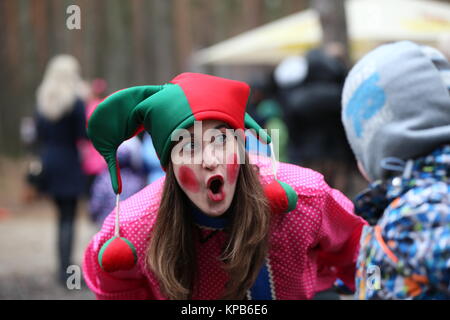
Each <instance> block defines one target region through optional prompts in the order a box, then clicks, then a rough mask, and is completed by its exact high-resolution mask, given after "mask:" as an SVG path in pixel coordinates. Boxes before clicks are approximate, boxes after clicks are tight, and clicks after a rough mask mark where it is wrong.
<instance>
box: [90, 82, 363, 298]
mask: <svg viewBox="0 0 450 320" xmlns="http://www.w3.org/2000/svg"><path fill="white" fill-rule="evenodd" d="M249 94H250V91H249V87H248V85H247V84H245V83H243V82H239V81H233V80H229V79H223V78H218V77H213V76H209V75H203V74H194V73H184V74H181V75H179V76H177V77H176V78H174V79H173V80H172V81H171V82H170V83H168V84H165V85H162V86H142V87H134V88H129V89H125V90H122V91H119V92H116V93H115V94H113V95H111V96H110V97H108V98H106V99H105V100H104V101H103V102H102V103H101V104H100V105H99V107H98V108H97V110H96V111H95V112H94V113H93V115H92V117H91V118H90V120H89V122H88V135H89V136H90V138H91V140H92V141H93V143H94V146H95V147H96V148H97V150H99V152H100V153H101V154H102V155H103V156H104V157H105V159H106V161H107V163H108V166H109V169H110V174H111V181H112V186H113V189H114V191H115V192H116V193H117V194H120V191H121V181H120V172H119V171H118V169H117V168H118V166H117V162H116V157H115V152H116V149H117V147H118V145H120V143H121V142H122V141H124V140H126V139H128V138H130V137H131V136H133V135H135V134H137V133H138V132H140V130H142V129H144V130H146V131H147V132H149V133H150V135H151V136H152V140H153V142H154V146H155V150H156V152H157V154H158V156H159V157H160V162H161V165H162V167H163V168H164V170H165V171H166V176H165V177H164V178H162V179H160V180H158V181H156V182H154V183H153V184H151V185H149V186H147V187H146V188H144V189H143V190H142V191H140V192H138V193H137V194H135V195H134V196H132V197H130V198H128V199H127V200H126V201H124V202H123V203H121V202H119V201H117V207H116V210H115V212H113V213H111V215H110V216H109V217H108V218H107V219H106V221H105V223H104V225H103V227H102V230H101V231H100V232H99V233H98V234H97V235H96V236H95V237H94V239H93V240H92V241H91V243H90V245H89V246H88V248H87V250H86V252H85V259H84V263H83V269H84V276H85V279H86V282H87V284H88V286H89V287H90V288H91V290H93V291H94V293H95V294H96V296H97V297H98V298H103V299H123V298H131V299H245V298H249V299H310V298H313V297H314V295H315V294H316V293H317V292H318V291H321V290H324V289H327V288H329V287H330V286H332V284H333V282H334V281H335V280H336V278H337V277H339V278H341V279H342V280H343V281H344V282H345V283H346V284H347V285H348V286H350V287H352V286H353V277H354V271H355V270H354V265H355V256H356V253H357V250H358V246H359V244H358V241H359V236H360V232H361V228H362V226H363V225H364V224H365V222H364V220H362V219H361V218H359V217H357V216H355V215H354V214H353V205H352V203H351V202H350V201H349V200H348V199H347V198H345V196H343V195H342V194H341V193H340V192H339V191H337V190H334V189H331V188H330V187H329V186H328V185H327V184H326V183H325V182H324V180H323V177H322V176H321V175H320V174H318V173H316V172H314V171H312V170H309V169H306V168H301V167H298V166H294V165H290V164H284V163H278V164H276V165H274V162H273V161H271V160H270V159H267V158H264V157H253V156H249V155H248V154H247V153H246V152H245V144H244V130H245V129H246V128H250V129H254V130H255V131H256V132H257V133H258V137H259V139H260V140H261V141H263V142H265V143H269V142H270V137H269V136H268V135H267V134H266V133H265V132H264V131H260V130H259V129H260V127H259V126H258V125H257V124H256V122H254V121H253V120H252V119H251V118H250V117H249V116H248V115H246V114H245V107H246V105H247V101H248V98H249ZM119 204H120V206H119ZM119 215H120V217H119ZM119 218H120V219H119Z"/></svg>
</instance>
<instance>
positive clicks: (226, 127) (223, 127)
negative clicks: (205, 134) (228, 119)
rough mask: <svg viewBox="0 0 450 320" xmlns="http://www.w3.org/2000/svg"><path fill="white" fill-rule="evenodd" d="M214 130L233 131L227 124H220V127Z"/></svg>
mask: <svg viewBox="0 0 450 320" xmlns="http://www.w3.org/2000/svg"><path fill="white" fill-rule="evenodd" d="M214 129H219V130H220V129H231V128H230V126H227V125H225V124H219V125H218V126H215V127H214Z"/></svg>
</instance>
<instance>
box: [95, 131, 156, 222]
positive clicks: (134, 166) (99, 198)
mask: <svg viewBox="0 0 450 320" xmlns="http://www.w3.org/2000/svg"><path fill="white" fill-rule="evenodd" d="M141 155H142V143H141V141H140V140H139V138H138V137H134V138H132V139H130V140H127V141H125V142H124V143H122V144H121V145H120V147H119V149H118V151H117V160H118V161H119V164H120V174H121V176H122V182H123V184H124V186H123V189H122V193H121V197H122V199H123V200H125V199H127V198H128V197H129V196H131V195H133V194H135V193H136V192H138V191H139V190H141V189H142V188H143V187H145V186H146V176H145V173H144V170H143V169H144V167H143V160H142V156H141ZM158 163H159V161H158ZM161 170H162V169H161ZM91 191H92V192H91V193H92V196H91V198H90V201H89V211H90V213H91V217H92V219H93V220H94V221H95V222H96V224H97V225H98V226H99V227H101V226H102V224H103V220H105V218H106V217H107V216H108V214H110V213H111V211H113V209H114V206H115V199H116V195H115V194H114V192H113V190H112V189H111V180H110V177H109V171H108V168H106V167H105V168H104V169H103V171H102V172H101V173H100V174H99V175H98V176H97V177H96V178H95V179H94V181H93V184H92V190H91Z"/></svg>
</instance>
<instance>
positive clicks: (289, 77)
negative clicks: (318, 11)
mask: <svg viewBox="0 0 450 320" xmlns="http://www.w3.org/2000/svg"><path fill="white" fill-rule="evenodd" d="M327 49H328V47H325V48H318V49H313V50H310V51H308V52H307V53H306V55H305V56H304V57H303V56H296V57H290V58H287V59H286V60H284V61H283V62H282V63H281V64H280V65H279V66H278V67H277V68H276V69H275V79H276V81H277V84H278V85H279V87H280V89H279V98H280V102H281V104H282V106H283V109H284V110H283V111H284V114H285V121H286V125H287V127H288V132H289V143H288V157H289V159H290V161H291V162H293V163H295V164H298V165H301V166H304V167H308V168H312V169H314V170H316V171H318V172H320V173H322V174H323V175H324V177H325V179H326V181H327V182H328V183H329V184H330V185H331V186H333V187H335V188H337V189H339V190H342V191H343V192H344V193H345V192H347V191H348V190H347V189H348V183H347V182H348V181H347V177H348V175H349V170H351V169H353V170H354V171H356V162H355V160H354V157H353V154H352V152H351V150H350V146H349V144H348V142H347V140H346V137H345V132H344V128H343V126H342V123H341V92H342V86H343V83H344V80H345V76H346V74H347V68H346V66H345V64H344V63H343V62H342V60H341V59H339V58H338V57H337V56H333V55H332V54H331V53H330V50H327Z"/></svg>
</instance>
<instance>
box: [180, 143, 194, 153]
mask: <svg viewBox="0 0 450 320" xmlns="http://www.w3.org/2000/svg"><path fill="white" fill-rule="evenodd" d="M196 149H197V143H195V142H193V141H192V142H188V143H186V144H185V145H184V146H183V151H185V152H193V151H195V150H196Z"/></svg>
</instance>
